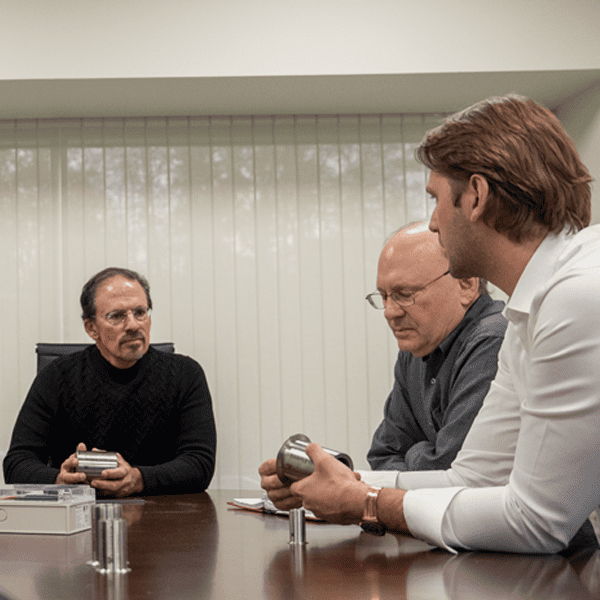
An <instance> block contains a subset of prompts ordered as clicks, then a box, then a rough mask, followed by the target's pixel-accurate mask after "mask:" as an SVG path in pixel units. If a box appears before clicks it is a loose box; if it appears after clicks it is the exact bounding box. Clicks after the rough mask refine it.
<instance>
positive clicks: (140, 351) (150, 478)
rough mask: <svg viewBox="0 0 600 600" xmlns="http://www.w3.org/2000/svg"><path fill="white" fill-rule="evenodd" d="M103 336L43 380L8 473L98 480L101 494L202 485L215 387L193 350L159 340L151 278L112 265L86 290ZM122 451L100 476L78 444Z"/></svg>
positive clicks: (29, 404) (31, 479)
mask: <svg viewBox="0 0 600 600" xmlns="http://www.w3.org/2000/svg"><path fill="white" fill-rule="evenodd" d="M80 300H81V308H82V318H83V323H84V327H85V330H86V332H87V333H88V335H89V336H90V337H91V338H92V339H93V340H94V341H95V342H96V343H95V345H94V346H90V347H89V348H87V349H85V350H83V351H81V352H76V353H74V354H69V355H67V356H64V357H60V358H57V359H56V360H54V361H53V362H52V363H50V364H49V365H48V366H47V367H46V368H44V369H43V370H42V371H41V372H40V373H39V374H38V376H37V377H36V379H35V380H34V382H33V384H32V386H31V388H30V390H29V393H28V394H27V398H26V399H25V402H24V404H23V407H22V408H21V411H20V413H19V416H18V417H17V422H16V424H15V428H14V430H13V435H12V440H11V444H10V449H9V451H8V453H7V455H6V458H5V459H4V478H5V481H6V482H7V483H62V484H74V483H89V484H90V485H91V486H92V487H94V488H96V490H97V491H98V492H99V494H101V495H109V496H116V497H123V496H130V495H133V494H144V495H147V494H165V493H194V492H202V491H204V490H205V489H206V487H207V486H208V484H209V483H210V480H211V478H212V475H213V472H214V464H215V449H216V431H215V423H214V416H213V410H212V400H211V396H210V391H209V389H208V385H207V383H206V378H205V376H204V371H203V370H202V367H201V366H200V365H199V364H198V363H197V362H196V361H194V360H193V359H191V358H189V357H187V356H182V355H178V354H170V353H165V352H160V351H157V350H155V349H153V348H151V347H150V327H151V317H150V313H151V310H152V300H151V298H150V289H149V285H148V282H147V281H146V279H145V278H143V277H142V276H140V275H139V274H138V273H135V272H134V271H130V270H127V269H121V268H115V267H111V268H108V269H105V270H103V271H101V272H100V273H98V274H97V275H95V276H94V277H92V278H91V279H90V280H89V281H88V282H87V283H86V284H85V286H84V287H83V291H82V294H81V299H80ZM75 449H76V450H80V451H81V450H86V449H89V450H92V449H102V450H107V451H114V452H117V455H118V466H117V468H115V469H107V470H105V471H104V472H103V473H102V477H101V478H99V479H92V480H91V481H88V480H87V477H86V475H85V473H79V472H77V471H76V468H77V464H78V462H77V456H76V452H75V453H74V452H73V451H74V450H75Z"/></svg>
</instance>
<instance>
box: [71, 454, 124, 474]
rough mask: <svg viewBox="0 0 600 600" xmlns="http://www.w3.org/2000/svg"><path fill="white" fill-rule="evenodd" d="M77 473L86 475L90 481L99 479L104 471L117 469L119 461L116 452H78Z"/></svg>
mask: <svg viewBox="0 0 600 600" xmlns="http://www.w3.org/2000/svg"><path fill="white" fill-rule="evenodd" d="M77 462H78V464H77V472H78V473H85V474H86V476H87V478H88V479H98V478H99V477H100V476H101V475H102V471H104V469H116V468H117V467H118V466H119V459H118V457H117V453H116V452H100V451H98V450H91V451H87V452H83V451H81V450H78V451H77Z"/></svg>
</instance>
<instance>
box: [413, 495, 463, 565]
mask: <svg viewBox="0 0 600 600" xmlns="http://www.w3.org/2000/svg"><path fill="white" fill-rule="evenodd" d="M463 489H464V487H450V488H443V489H440V488H436V489H421V490H411V491H408V492H406V494H405V495H404V500H403V510H404V518H405V519H406V525H407V526H408V529H409V531H410V533H411V534H412V535H413V536H414V537H416V538H417V539H420V540H423V541H425V542H428V543H430V544H434V545H436V546H439V547H440V548H444V549H445V550H448V552H452V553H454V554H456V550H455V549H454V548H451V547H450V546H448V544H447V543H446V542H445V541H444V535H443V534H444V531H443V521H444V515H445V514H446V510H447V509H448V506H449V505H450V503H451V502H452V500H453V498H454V496H456V494H458V492H460V491H461V490H463Z"/></svg>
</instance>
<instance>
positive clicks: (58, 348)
mask: <svg viewBox="0 0 600 600" xmlns="http://www.w3.org/2000/svg"><path fill="white" fill-rule="evenodd" d="M150 345H151V346H152V347H153V348H155V349H156V350H160V351H161V352H175V345H174V344H173V343H172V342H162V343H160V344H150ZM88 346H92V344H45V343H40V344H36V345H35V351H36V353H37V372H38V373H39V372H40V371H41V370H42V369H43V368H44V367H45V366H46V365H48V364H50V363H51V362H52V361H53V360H54V359H55V358H58V357H59V356H63V355H64V354H72V353H73V352H79V351H80V350H84V349H85V348H87V347H88Z"/></svg>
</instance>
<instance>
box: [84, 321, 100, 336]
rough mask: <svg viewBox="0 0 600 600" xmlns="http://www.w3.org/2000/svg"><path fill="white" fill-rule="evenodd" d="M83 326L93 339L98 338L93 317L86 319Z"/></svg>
mask: <svg viewBox="0 0 600 600" xmlns="http://www.w3.org/2000/svg"><path fill="white" fill-rule="evenodd" d="M83 327H84V328H85V331H86V333H87V334H88V335H89V336H90V337H91V338H92V339H93V340H94V341H97V340H98V326H97V325H96V321H95V320H94V319H86V320H85V321H84V322H83Z"/></svg>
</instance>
